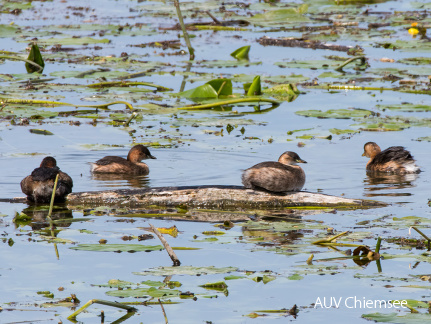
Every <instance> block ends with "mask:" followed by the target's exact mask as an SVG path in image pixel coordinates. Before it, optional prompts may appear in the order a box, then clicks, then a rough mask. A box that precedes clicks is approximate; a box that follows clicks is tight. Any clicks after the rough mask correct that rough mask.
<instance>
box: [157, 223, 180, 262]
mask: <svg viewBox="0 0 431 324" xmlns="http://www.w3.org/2000/svg"><path fill="white" fill-rule="evenodd" d="M150 227H151V229H152V230H153V232H154V234H156V235H157V237H158V238H159V240H160V242H162V244H163V246H164V247H165V249H166V252H168V254H169V256H170V257H171V260H172V262H173V263H174V266H179V265H181V262H180V260H179V259H178V257H177V255H176V254H175V252H174V250H172V248H171V247H170V245H169V244H168V242H167V241H166V239H165V238H164V237H163V235H162V234H161V233H160V232H159V230H158V229H157V228H155V227H154V226H153V225H152V224H150Z"/></svg>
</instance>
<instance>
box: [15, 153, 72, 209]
mask: <svg viewBox="0 0 431 324" xmlns="http://www.w3.org/2000/svg"><path fill="white" fill-rule="evenodd" d="M57 174H58V182H57V189H56V190H55V198H54V201H55V202H63V201H64V200H65V197H66V196H67V195H68V194H70V193H71V192H72V187H73V181H72V178H71V177H69V175H68V174H67V173H64V172H61V171H60V169H59V168H58V167H57V161H56V160H55V159H54V158H53V157H52V156H47V157H46V158H44V159H43V160H42V163H41V164H40V167H39V168H36V169H34V170H33V172H32V173H31V175H29V176H27V177H25V178H24V179H23V180H22V181H21V190H22V192H23V193H25V194H26V195H27V199H28V200H29V201H31V202H35V203H49V202H50V201H51V195H52V188H53V187H54V182H55V177H56V175H57Z"/></svg>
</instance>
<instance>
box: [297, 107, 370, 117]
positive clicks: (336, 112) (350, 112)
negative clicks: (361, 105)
mask: <svg viewBox="0 0 431 324" xmlns="http://www.w3.org/2000/svg"><path fill="white" fill-rule="evenodd" d="M295 114H297V115H300V116H306V117H317V118H336V119H349V118H354V117H367V116H370V115H371V114H372V111H370V110H366V109H330V110H327V111H321V110H299V111H296V112H295Z"/></svg>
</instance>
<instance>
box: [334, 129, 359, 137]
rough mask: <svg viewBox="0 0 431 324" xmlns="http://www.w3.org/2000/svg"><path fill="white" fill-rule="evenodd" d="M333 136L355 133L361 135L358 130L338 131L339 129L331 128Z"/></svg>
mask: <svg viewBox="0 0 431 324" xmlns="http://www.w3.org/2000/svg"><path fill="white" fill-rule="evenodd" d="M329 131H330V132H331V133H332V134H335V135H342V134H355V133H359V131H358V130H354V129H338V128H331V129H330V130H329Z"/></svg>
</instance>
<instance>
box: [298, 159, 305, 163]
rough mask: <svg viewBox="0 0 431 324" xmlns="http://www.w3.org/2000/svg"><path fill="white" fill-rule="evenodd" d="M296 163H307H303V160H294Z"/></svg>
mask: <svg viewBox="0 0 431 324" xmlns="http://www.w3.org/2000/svg"><path fill="white" fill-rule="evenodd" d="M296 162H297V163H307V161H304V160H303V159H298V160H296Z"/></svg>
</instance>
